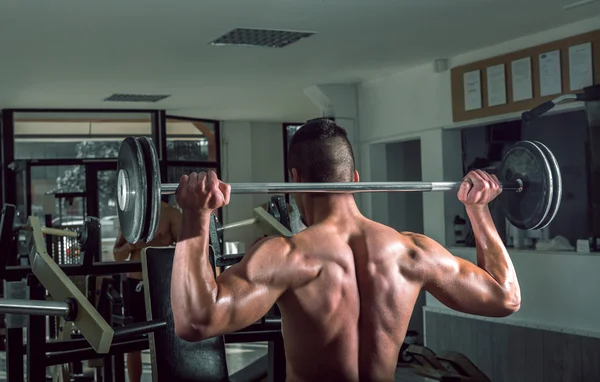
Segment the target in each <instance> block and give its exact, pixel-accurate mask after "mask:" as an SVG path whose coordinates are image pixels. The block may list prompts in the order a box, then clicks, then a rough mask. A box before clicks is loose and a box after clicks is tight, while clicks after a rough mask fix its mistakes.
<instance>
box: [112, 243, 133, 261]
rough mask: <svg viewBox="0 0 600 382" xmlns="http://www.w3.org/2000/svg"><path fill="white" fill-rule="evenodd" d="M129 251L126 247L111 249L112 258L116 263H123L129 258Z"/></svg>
mask: <svg viewBox="0 0 600 382" xmlns="http://www.w3.org/2000/svg"><path fill="white" fill-rule="evenodd" d="M129 254H130V251H129V248H127V247H126V246H122V247H118V248H115V249H113V257H114V258H115V260H116V261H125V260H127V258H128V257H129Z"/></svg>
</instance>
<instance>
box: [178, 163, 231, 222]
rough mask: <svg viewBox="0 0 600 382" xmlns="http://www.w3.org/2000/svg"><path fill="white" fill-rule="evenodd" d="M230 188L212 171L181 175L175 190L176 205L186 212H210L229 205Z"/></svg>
mask: <svg viewBox="0 0 600 382" xmlns="http://www.w3.org/2000/svg"><path fill="white" fill-rule="evenodd" d="M230 194H231V186H229V185H228V184H227V183H223V182H221V181H220V180H219V179H218V178H217V174H215V173H214V172H213V171H208V173H206V172H201V173H195V172H193V173H191V174H189V175H183V176H182V177H181V179H180V180H179V187H178V188H177V194H176V196H177V204H178V205H179V207H181V209H182V210H186V211H188V212H212V211H213V210H215V209H217V208H220V207H223V206H226V205H227V204H228V203H229V197H230Z"/></svg>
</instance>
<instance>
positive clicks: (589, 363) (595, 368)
mask: <svg viewBox="0 0 600 382" xmlns="http://www.w3.org/2000/svg"><path fill="white" fill-rule="evenodd" d="M581 364H582V365H583V369H584V370H585V374H584V375H585V378H584V380H585V381H586V382H587V381H600V340H599V339H597V338H590V337H582V338H581Z"/></svg>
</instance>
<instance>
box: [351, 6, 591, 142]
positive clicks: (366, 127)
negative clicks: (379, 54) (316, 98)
mask: <svg viewBox="0 0 600 382" xmlns="http://www.w3.org/2000/svg"><path fill="white" fill-rule="evenodd" d="M599 25H600V16H596V17H594V18H591V19H589V20H585V21H582V22H579V23H575V24H570V25H566V26H563V27H560V28H556V29H552V30H549V31H546V32H541V33H538V34H535V35H530V36H526V37H523V38H520V39H517V40H512V41H508V42H505V43H502V44H499V45H494V46H490V47H488V48H485V49H481V50H477V51H473V52H469V53H465V54H462V55H460V56H456V57H452V58H451V59H450V64H451V65H452V66H453V67H454V66H459V65H463V64H466V63H470V62H474V61H479V60H483V59H486V58H490V57H494V56H498V55H502V54H506V53H510V52H513V51H516V50H520V49H524V48H528V47H531V46H535V45H538V44H543V43H546V42H551V41H554V40H559V39H562V38H566V37H569V36H573V35H577V34H581V33H585V32H589V31H592V30H595V29H597V28H598V27H599ZM451 99H452V98H451V87H450V71H446V72H443V73H434V70H433V64H425V65H422V66H419V67H415V68H412V69H408V70H405V71H403V72H400V73H398V74H396V75H394V76H391V77H385V78H379V79H376V80H373V81H369V82H365V83H362V84H360V85H359V87H358V109H359V125H360V134H359V135H360V140H361V142H362V143H363V144H364V143H371V142H375V141H392V140H395V139H397V138H402V137H403V136H404V135H406V134H410V133H414V132H419V131H424V130H428V129H433V128H440V127H447V126H450V125H452V124H453V122H452V103H451Z"/></svg>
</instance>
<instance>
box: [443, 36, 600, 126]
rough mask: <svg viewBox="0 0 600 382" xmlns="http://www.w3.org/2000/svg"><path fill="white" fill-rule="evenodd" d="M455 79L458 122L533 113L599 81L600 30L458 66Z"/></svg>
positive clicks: (453, 85)
mask: <svg viewBox="0 0 600 382" xmlns="http://www.w3.org/2000/svg"><path fill="white" fill-rule="evenodd" d="M451 81H452V82H451V83H452V116H453V120H454V122H462V121H468V120H472V119H480V118H486V117H491V116H495V115H501V114H508V113H514V112H519V111H524V110H529V109H532V108H534V107H535V106H538V105H539V104H541V103H543V102H545V101H548V100H552V99H554V98H556V97H558V96H560V95H561V94H572V93H577V92H579V91H581V89H582V87H585V86H589V85H592V84H598V83H600V30H596V31H593V32H589V33H585V34H581V35H578V36H573V37H569V38H566V39H563V40H558V41H554V42H551V43H547V44H543V45H538V46H535V47H531V48H528V49H523V50H520V51H518V52H513V53H508V54H505V55H502V56H497V57H493V58H489V59H486V60H482V61H478V62H473V63H470V64H467V65H462V66H458V67H455V68H453V69H452V70H451ZM590 81H591V83H590ZM571 83H573V89H572V87H571ZM582 84H583V85H584V86H583V85H582ZM580 85H581V86H580Z"/></svg>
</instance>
